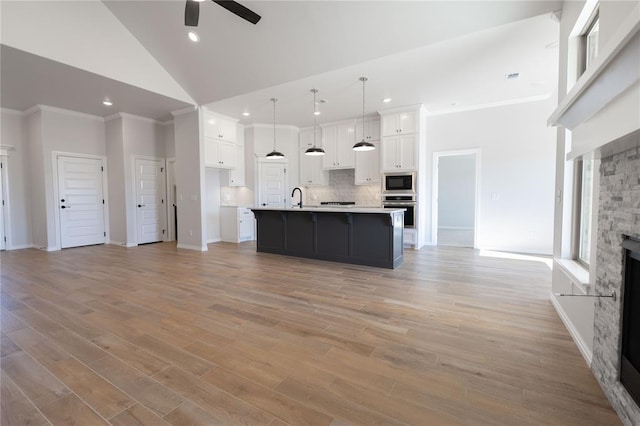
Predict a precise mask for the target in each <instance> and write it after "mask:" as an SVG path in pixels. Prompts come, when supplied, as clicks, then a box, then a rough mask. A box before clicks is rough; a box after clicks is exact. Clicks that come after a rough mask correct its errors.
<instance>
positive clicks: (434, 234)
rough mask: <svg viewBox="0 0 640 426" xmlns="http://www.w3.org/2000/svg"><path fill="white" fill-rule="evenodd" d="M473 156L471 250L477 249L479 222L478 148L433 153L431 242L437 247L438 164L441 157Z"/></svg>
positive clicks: (479, 162) (479, 151)
mask: <svg viewBox="0 0 640 426" xmlns="http://www.w3.org/2000/svg"><path fill="white" fill-rule="evenodd" d="M469 154H475V156H476V161H475V163H476V176H475V180H476V182H475V183H476V185H475V198H476V200H475V214H474V221H473V248H474V249H475V248H478V223H479V222H480V220H479V219H480V164H481V161H480V155H481V150H480V148H473V149H460V150H454V151H437V152H434V153H433V179H432V181H433V186H432V188H431V194H432V196H431V240H432V243H433V245H434V246H436V245H438V177H439V173H438V164H439V162H440V158H442V157H455V156H459V155H469Z"/></svg>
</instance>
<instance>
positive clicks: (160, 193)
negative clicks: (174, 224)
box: [135, 158, 166, 244]
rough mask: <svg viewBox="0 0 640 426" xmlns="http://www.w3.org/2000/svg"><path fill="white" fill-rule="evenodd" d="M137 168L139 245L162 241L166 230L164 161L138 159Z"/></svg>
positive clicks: (136, 161)
mask: <svg viewBox="0 0 640 426" xmlns="http://www.w3.org/2000/svg"><path fill="white" fill-rule="evenodd" d="M135 167H136V212H137V213H136V224H137V228H138V229H137V231H138V244H146V243H155V242H157V241H162V240H163V232H164V231H165V229H166V227H165V226H164V224H165V219H164V218H165V205H164V199H165V175H164V160H143V159H141V158H136V160H135Z"/></svg>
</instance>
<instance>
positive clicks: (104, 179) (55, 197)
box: [45, 151, 111, 251]
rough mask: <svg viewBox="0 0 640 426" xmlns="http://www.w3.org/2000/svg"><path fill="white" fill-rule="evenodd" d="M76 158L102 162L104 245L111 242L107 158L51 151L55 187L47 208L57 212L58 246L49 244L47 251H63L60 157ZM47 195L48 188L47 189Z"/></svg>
mask: <svg viewBox="0 0 640 426" xmlns="http://www.w3.org/2000/svg"><path fill="white" fill-rule="evenodd" d="M60 156H61V157H74V158H85V159H91V160H101V161H102V169H103V170H102V196H103V197H104V204H103V207H102V218H103V220H104V232H105V233H106V236H105V237H104V244H108V243H109V242H110V241H111V236H110V233H109V191H108V187H109V185H108V181H109V174H108V168H107V157H106V156H104V155H93V154H81V153H77V152H65V151H51V157H52V163H53V167H52V169H51V170H52V177H53V179H52V186H53V188H52V189H53V203H51V202H49V203H47V208H48V209H49V211H50V212H51V211H53V212H55V213H54V214H53V222H54V227H55V234H56V244H55V246H53V247H51V246H49V244H48V242H47V251H56V250H61V248H62V235H61V233H62V230H61V229H60V211H59V209H57V208H56V203H57V201H56V200H59V199H60V190H59V188H58V157H60ZM45 193H46V187H45Z"/></svg>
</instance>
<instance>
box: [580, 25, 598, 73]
mask: <svg viewBox="0 0 640 426" xmlns="http://www.w3.org/2000/svg"><path fill="white" fill-rule="evenodd" d="M599 34H600V17H599V15H598V14H597V13H596V15H595V16H594V18H593V19H592V20H591V23H590V24H589V26H588V27H587V29H586V30H585V32H584V35H583V36H582V46H583V52H582V55H583V58H584V61H583V64H584V65H583V67H582V72H585V71H586V70H587V69H588V68H589V67H590V66H591V64H593V61H594V60H595V59H596V58H597V57H598V36H599Z"/></svg>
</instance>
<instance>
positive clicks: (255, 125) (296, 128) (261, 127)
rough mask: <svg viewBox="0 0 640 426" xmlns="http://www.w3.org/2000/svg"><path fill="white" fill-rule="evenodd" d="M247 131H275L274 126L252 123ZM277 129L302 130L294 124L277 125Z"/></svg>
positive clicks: (246, 127)
mask: <svg viewBox="0 0 640 426" xmlns="http://www.w3.org/2000/svg"><path fill="white" fill-rule="evenodd" d="M245 129H273V124H267V123H251V124H247V125H245ZM276 129H289V130H300V128H299V127H298V126H294V125H292V124H276Z"/></svg>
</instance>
